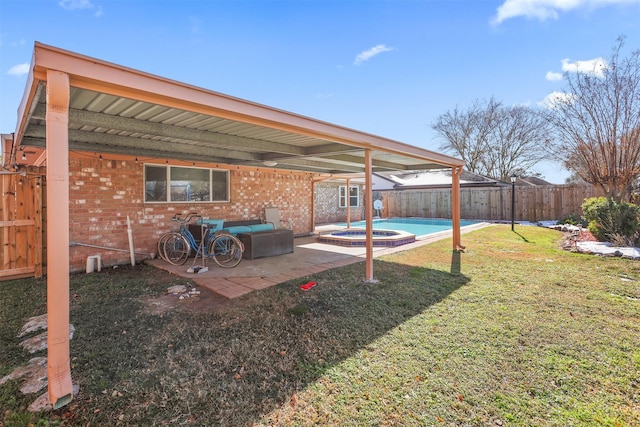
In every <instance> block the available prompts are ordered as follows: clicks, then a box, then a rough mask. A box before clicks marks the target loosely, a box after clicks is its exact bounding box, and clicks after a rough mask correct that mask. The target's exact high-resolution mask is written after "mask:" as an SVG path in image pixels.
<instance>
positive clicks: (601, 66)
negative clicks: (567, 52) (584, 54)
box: [562, 57, 607, 77]
mask: <svg viewBox="0 0 640 427" xmlns="http://www.w3.org/2000/svg"><path fill="white" fill-rule="evenodd" d="M606 69H607V61H606V60H605V59H604V58H602V57H600V58H594V59H587V60H586V61H575V62H569V59H567V58H565V59H563V60H562V71H568V72H570V73H584V74H593V75H594V76H598V77H602V76H604V70H606Z"/></svg>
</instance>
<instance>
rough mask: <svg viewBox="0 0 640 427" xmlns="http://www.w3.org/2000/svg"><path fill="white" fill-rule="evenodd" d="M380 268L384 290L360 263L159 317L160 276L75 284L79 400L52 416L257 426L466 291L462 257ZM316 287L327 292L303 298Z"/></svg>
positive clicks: (104, 277)
mask: <svg viewBox="0 0 640 427" xmlns="http://www.w3.org/2000/svg"><path fill="white" fill-rule="evenodd" d="M374 262H375V268H374V271H376V278H377V279H378V280H379V281H380V282H379V283H377V284H364V283H363V282H362V278H363V277H364V268H365V267H364V263H359V264H354V265H351V266H347V267H342V268H338V269H334V270H329V271H325V272H322V273H319V274H316V275H313V276H310V277H307V278H301V279H298V280H296V281H295V282H294V281H290V282H287V283H283V284H281V285H278V286H276V287H273V288H270V289H265V290H262V291H256V292H253V293H251V294H249V295H246V296H244V297H242V298H239V299H237V300H231V301H217V300H215V299H213V300H212V303H211V305H210V306H209V307H202V306H200V307H199V309H198V310H192V309H191V308H190V307H191V306H190V303H184V304H182V303H183V302H182V301H179V303H178V304H177V307H175V308H173V309H171V310H168V311H165V312H164V313H156V314H154V313H153V312H152V311H150V310H149V309H148V305H146V304H145V303H143V301H144V300H145V299H146V298H148V297H150V296H152V295H154V293H155V295H156V296H158V295H160V293H161V292H162V291H163V290H164V289H166V286H167V284H170V283H169V282H170V280H166V281H164V282H162V281H159V280H155V279H153V277H154V276H157V275H159V274H160V273H159V272H158V271H151V270H150V269H149V268H146V269H143V270H142V271H141V272H140V274H139V275H135V274H129V275H126V276H124V277H118V274H95V275H91V278H87V277H86V276H76V277H72V282H71V292H72V295H73V296H74V298H73V299H72V308H71V321H72V323H73V324H74V325H75V327H76V335H75V337H74V339H73V340H72V342H71V355H72V365H73V369H72V376H73V378H74V381H75V382H77V383H79V385H80V395H79V396H78V397H77V399H76V400H75V402H74V405H71V406H70V407H68V408H63V409H62V410H60V411H57V412H56V413H54V414H53V416H54V418H55V417H64V418H65V419H67V420H68V421H70V422H72V423H74V424H75V423H83V424H86V423H87V422H89V423H97V424H109V423H112V422H114V421H115V420H121V421H122V422H124V423H127V424H138V425H155V424H165V423H168V424H174V425H177V424H183V423H186V424H189V423H192V424H197V425H234V426H235V425H251V424H252V423H259V422H260V421H261V420H262V419H263V418H264V417H265V416H267V415H268V414H269V413H271V412H272V411H274V410H276V409H278V408H280V407H282V405H287V404H290V402H291V399H292V396H293V395H294V394H295V393H296V392H297V391H299V390H302V389H304V388H305V387H307V386H308V385H309V384H312V383H313V382H314V381H316V380H317V379H318V378H320V377H321V376H322V375H324V374H326V373H327V372H329V371H330V370H331V368H332V367H333V366H336V365H337V364H339V363H341V362H342V361H344V360H345V359H347V358H349V357H351V356H352V355H354V354H355V353H357V352H358V351H359V350H361V349H363V348H366V347H367V345H369V344H370V343H372V342H373V341H375V340H376V339H378V338H380V337H381V336H383V335H385V334H386V333H388V332H389V331H390V330H392V329H394V328H395V327H397V326H398V325H401V324H402V323H403V322H405V321H407V320H408V319H410V318H412V317H414V316H416V315H417V314H419V313H421V312H422V311H424V310H425V309H428V308H429V307H430V306H432V305H433V304H436V303H438V302H439V301H441V300H442V299H444V298H446V297H447V296H448V295H449V294H450V293H451V292H453V291H455V290H456V289H458V288H459V287H461V286H463V285H464V284H465V283H467V282H468V278H467V277H465V276H464V275H461V274H460V273H459V272H460V253H457V252H454V253H453V257H452V261H451V270H452V273H448V272H446V271H439V270H432V269H426V268H420V267H415V266H408V265H402V264H397V263H391V262H385V261H381V260H375V261H374ZM162 274H165V273H162ZM169 277H172V276H169ZM307 279H312V280H314V281H316V282H317V283H318V285H317V286H316V287H314V288H312V289H311V290H310V291H308V292H303V291H301V290H300V289H299V285H300V283H304V282H305V281H306V280H307ZM173 280H176V279H175V278H174V279H173ZM183 282H184V280H183ZM203 292H206V291H203Z"/></svg>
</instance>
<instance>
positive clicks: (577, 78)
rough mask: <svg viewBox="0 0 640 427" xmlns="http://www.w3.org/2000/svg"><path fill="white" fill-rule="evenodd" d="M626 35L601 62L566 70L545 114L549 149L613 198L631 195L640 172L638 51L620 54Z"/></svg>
mask: <svg viewBox="0 0 640 427" xmlns="http://www.w3.org/2000/svg"><path fill="white" fill-rule="evenodd" d="M624 40H625V38H624V37H619V38H618V43H617V45H616V46H615V47H614V49H613V53H612V54H611V57H610V58H609V59H608V60H607V61H606V66H605V67H602V68H598V69H594V70H593V71H592V72H590V73H568V72H567V73H565V75H564V77H565V79H566V81H567V85H566V89H565V92H564V93H563V94H561V95H559V96H556V97H555V98H554V99H553V100H552V101H551V102H550V103H549V108H548V110H547V111H546V114H545V115H546V117H547V118H548V120H549V122H550V123H551V124H552V126H553V128H554V129H555V141H556V143H555V144H553V145H551V146H550V147H549V148H550V149H551V152H552V153H553V154H554V155H555V156H556V157H557V158H559V159H564V163H565V166H566V167H567V168H568V169H569V170H571V171H573V172H574V173H575V174H577V175H578V176H579V177H580V178H582V179H583V180H585V181H586V182H589V183H591V184H594V185H596V186H598V187H600V188H601V189H602V190H603V192H604V194H605V196H606V197H607V198H608V199H611V200H616V201H622V200H625V199H626V198H628V197H629V195H630V194H629V193H630V189H631V188H632V185H633V183H634V181H635V180H636V178H637V177H638V176H640V51H638V50H636V51H634V52H632V53H631V55H630V56H629V57H626V58H621V57H620V54H621V50H622V48H623V46H624Z"/></svg>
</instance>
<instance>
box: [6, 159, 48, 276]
mask: <svg viewBox="0 0 640 427" xmlns="http://www.w3.org/2000/svg"><path fill="white" fill-rule="evenodd" d="M0 186H1V188H2V205H1V206H0V248H1V249H0V280H9V279H15V278H20V277H33V276H35V277H42V260H43V257H44V244H43V221H42V219H43V198H42V195H43V194H44V193H43V187H44V178H43V175H42V174H41V171H40V169H39V168H32V169H29V170H28V171H26V172H24V173H22V174H8V173H5V174H2V175H0Z"/></svg>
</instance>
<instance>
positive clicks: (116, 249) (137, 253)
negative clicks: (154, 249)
mask: <svg viewBox="0 0 640 427" xmlns="http://www.w3.org/2000/svg"><path fill="white" fill-rule="evenodd" d="M69 246H70V247H73V246H84V247H87V248H95V249H104V250H107V251H116V252H129V249H120V248H110V247H108V246H100V245H91V244H89V243H80V242H69ZM135 254H136V255H146V256H150V257H151V258H154V255H155V253H146V252H135Z"/></svg>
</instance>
